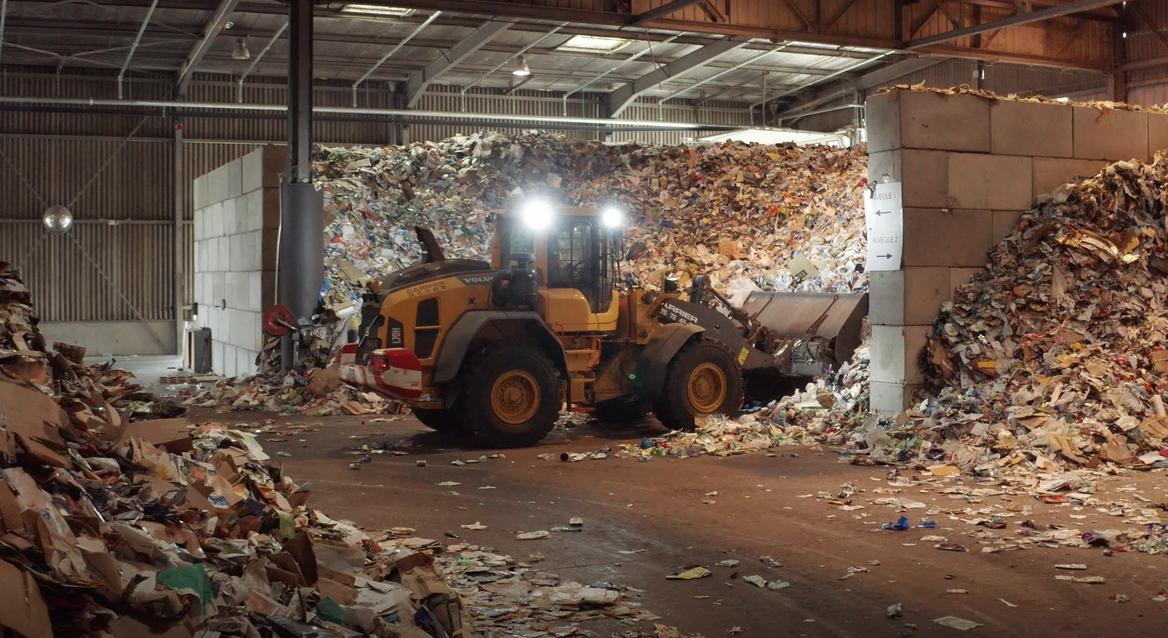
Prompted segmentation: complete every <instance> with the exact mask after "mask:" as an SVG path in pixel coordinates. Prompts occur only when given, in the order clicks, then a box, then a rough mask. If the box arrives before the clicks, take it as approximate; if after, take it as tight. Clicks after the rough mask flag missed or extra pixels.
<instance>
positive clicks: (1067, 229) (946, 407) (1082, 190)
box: [910, 157, 1168, 469]
mask: <svg viewBox="0 0 1168 638" xmlns="http://www.w3.org/2000/svg"><path fill="white" fill-rule="evenodd" d="M1166 193H1168V160H1165V159H1164V158H1163V157H1160V158H1157V160H1156V161H1155V162H1153V163H1150V164H1148V163H1143V162H1117V163H1115V164H1112V165H1110V166H1108V167H1107V168H1105V169H1104V170H1103V171H1102V172H1101V173H1100V174H1099V175H1097V176H1095V177H1092V178H1088V179H1085V180H1083V181H1081V182H1079V183H1076V184H1068V185H1065V186H1063V187H1060V188H1059V189H1058V190H1056V191H1055V192H1054V194H1053V195H1052V197H1051V201H1049V202H1047V203H1044V204H1042V205H1040V206H1038V207H1036V208H1035V209H1034V210H1033V211H1032V212H1031V213H1030V214H1028V215H1027V216H1025V217H1024V218H1023V219H1022V222H1021V224H1020V225H1019V227H1018V229H1017V231H1016V232H1015V233H1014V234H1013V235H1011V236H1010V237H1008V238H1007V239H1006V240H1004V241H1003V242H1002V243H1001V244H1000V245H999V246H998V248H997V250H996V251H994V253H993V254H992V255H991V260H990V263H989V267H988V269H987V270H986V271H984V272H982V273H981V274H979V275H977V276H976V277H975V278H974V279H973V281H971V282H970V283H969V284H967V285H965V286H962V287H960V288H959V289H958V290H957V291H956V292H955V294H954V299H953V301H952V302H949V303H947V304H946V305H945V307H944V308H943V309H942V313H941V316H940V317H939V318H938V320H937V322H936V324H935V328H934V333H933V334H932V335H931V337H930V339H929V343H928V348H927V352H926V359H927V361H926V363H927V369H928V373H929V378H930V380H931V381H932V382H933V383H934V384H935V386H936V387H938V388H939V389H940V392H939V393H938V394H937V397H936V399H934V400H930V401H929V402H926V403H923V404H922V405H921V406H920V408H919V410H918V412H921V413H924V414H921V417H920V418H921V419H927V420H929V421H931V422H932V424H931V427H936V426H941V427H945V428H947V429H948V430H950V431H951V432H953V433H959V434H962V435H965V436H966V437H968V438H971V439H972V440H974V441H976V442H977V443H978V444H979V445H978V447H977V448H968V449H967V450H965V451H960V450H955V451H954V453H955V454H957V455H958V456H959V457H960V459H961V460H962V461H963V463H961V465H962V467H963V469H974V468H975V467H976V466H978V465H980V464H982V463H987V462H990V461H995V462H998V463H1001V464H1009V463H1011V462H1016V461H1015V459H1017V458H1018V457H1019V456H1022V455H1025V457H1026V459H1027V460H1033V461H1034V462H1035V463H1036V464H1037V465H1038V466H1039V467H1045V468H1057V467H1075V466H1080V465H1088V464H1091V463H1094V462H1098V461H1109V462H1112V463H1116V464H1119V465H1125V466H1151V465H1155V464H1157V463H1161V462H1164V460H1165V455H1168V450H1165V454H1163V455H1162V454H1161V450H1164V449H1165V446H1164V440H1165V438H1168V412H1166V411H1165V408H1164V395H1165V392H1166V391H1168V382H1166V381H1165V378H1164V372H1168V318H1166V317H1165V316H1164V302H1165V298H1166V296H1168V282H1166V280H1165V277H1166V276H1168V260H1165V259H1164V257H1163V256H1162V255H1163V254H1164V251H1165V249H1166V248H1168V231H1166V229H1165V224H1164V218H1165V210H1164V207H1165V204H1164V202H1165V201H1168V200H1165V197H1168V195H1166ZM910 416H913V414H911V413H910Z"/></svg>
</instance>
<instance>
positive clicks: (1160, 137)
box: [1148, 113, 1168, 159]
mask: <svg viewBox="0 0 1168 638" xmlns="http://www.w3.org/2000/svg"><path fill="white" fill-rule="evenodd" d="M1158 151H1168V114H1165V113H1148V158H1149V159H1151V158H1154V157H1156V153H1157V152H1158Z"/></svg>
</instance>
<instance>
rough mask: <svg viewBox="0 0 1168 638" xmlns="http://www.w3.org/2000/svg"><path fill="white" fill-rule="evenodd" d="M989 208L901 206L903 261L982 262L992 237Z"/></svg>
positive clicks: (915, 263)
mask: <svg viewBox="0 0 1168 638" xmlns="http://www.w3.org/2000/svg"><path fill="white" fill-rule="evenodd" d="M993 231H994V218H993V214H992V213H991V212H990V211H988V210H947V209H935V208H905V209H904V265H905V266H906V267H908V266H983V265H985V263H986V253H987V252H988V251H989V250H990V249H991V248H993V246H994V245H995V244H997V242H996V241H995V240H994V236H993Z"/></svg>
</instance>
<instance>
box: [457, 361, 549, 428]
mask: <svg viewBox="0 0 1168 638" xmlns="http://www.w3.org/2000/svg"><path fill="white" fill-rule="evenodd" d="M501 384H502V385H501ZM459 385H460V386H461V387H460V389H459V392H458V399H457V400H456V401H455V404H454V410H453V412H454V414H455V415H456V416H457V417H458V419H459V420H460V421H461V422H462V423H463V424H464V427H465V428H466V431H467V432H468V433H469V434H470V435H471V436H473V437H474V438H475V439H477V440H478V442H479V443H480V444H482V445H484V446H487V447H523V446H528V445H533V444H535V443H537V442H539V441H540V440H542V439H543V438H544V437H545V436H547V434H548V432H551V431H552V428H554V427H555V425H556V421H557V420H558V419H559V417H560V391H559V381H558V380H557V378H556V368H555V366H554V365H553V364H552V361H551V359H549V358H548V356H547V355H546V354H544V353H543V352H542V351H540V350H539V349H537V348H535V347H534V346H531V345H528V344H525V343H522V342H515V341H505V342H500V343H495V344H492V345H490V346H487V347H486V348H484V349H483V350H482V351H481V352H479V353H478V354H477V355H475V356H474V357H473V358H472V359H471V360H470V361H467V362H466V363H465V364H464V366H463V371H462V373H461V374H460V375H459ZM496 406H497V407H498V409H496Z"/></svg>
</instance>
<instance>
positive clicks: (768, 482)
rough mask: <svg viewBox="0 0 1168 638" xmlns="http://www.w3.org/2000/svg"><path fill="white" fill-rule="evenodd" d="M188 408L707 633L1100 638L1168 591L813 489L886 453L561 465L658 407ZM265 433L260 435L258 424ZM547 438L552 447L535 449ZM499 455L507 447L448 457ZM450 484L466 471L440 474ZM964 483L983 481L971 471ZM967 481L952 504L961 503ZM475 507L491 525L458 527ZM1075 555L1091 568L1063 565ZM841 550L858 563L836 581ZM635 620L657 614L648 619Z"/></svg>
mask: <svg viewBox="0 0 1168 638" xmlns="http://www.w3.org/2000/svg"><path fill="white" fill-rule="evenodd" d="M191 418H192V420H194V421H198V422H203V421H219V422H222V423H226V424H239V423H251V424H258V423H261V422H264V421H266V420H268V419H275V420H276V422H278V423H300V424H308V423H314V424H315V423H319V424H321V427H320V429H319V431H317V432H307V433H297V434H296V435H294V436H290V437H271V438H287V439H288V440H287V441H285V442H264V445H265V449H266V450H267V452H268V453H269V454H270V455H271V456H272V457H273V458H274V459H275V460H278V461H280V462H282V463H283V465H284V468H285V471H286V472H287V473H288V474H289V475H291V476H292V477H293V478H294V479H295V480H297V482H299V483H311V484H312V489H313V496H312V500H311V502H310V504H311V505H313V506H315V507H317V508H319V509H321V510H322V511H324V512H325V513H327V514H328V515H329V516H330V517H333V518H346V519H349V520H352V521H354V522H356V523H358V524H360V525H363V526H367V527H373V528H384V527H391V526H408V527H414V528H416V529H417V533H418V535H420V536H424V537H428V538H437V539H450V537H449V536H445V535H446V534H447V533H450V534H454V535H457V536H458V537H459V538H460V541H466V542H472V543H476V544H480V545H487V546H490V547H492V548H494V549H495V550H496V551H498V552H501V553H506V554H510V555H512V556H514V557H516V558H518V559H520V560H526V559H527V557H528V556H529V555H531V554H534V553H537V552H538V553H541V554H543V555H544V556H545V557H546V559H545V560H544V562H542V563H540V567H541V568H542V569H543V570H544V571H548V572H553V573H556V574H559V575H560V576H562V577H565V578H571V579H574V580H577V581H579V582H582V583H586V584H587V583H595V582H610V583H618V584H622V585H627V586H630V587H633V588H636V589H637V590H642V591H643V593H641V594H639V598H640V600H641V602H643V603H644V605H645V607H646V608H647V609H649V610H651V611H653V612H655V613H656V614H659V615H660V616H662V617H663V618H664V619H663V620H662V621H661V622H663V623H665V624H668V625H672V626H676V627H677V628H678V629H680V630H681V631H683V632H692V633H701V634H703V635H705V636H706V637H707V638H713V637H716V636H722V635H727V634H728V633H731V632H732V631H734V628H736V627H737V628H739V629H740V631H739V632H738V635H742V636H758V637H771V636H836V637H850V636H957V635H970V636H973V635H982V636H1055V635H1057V636H1068V637H1080V636H1081V637H1095V636H1128V635H1138V634H1144V635H1164V634H1165V633H1166V631H1168V629H1166V628H1168V601H1155V600H1153V598H1154V597H1157V596H1158V595H1159V594H1160V592H1161V590H1162V589H1164V588H1168V557H1165V556H1162V555H1149V554H1145V553H1127V552H1119V551H1116V552H1108V553H1110V554H1111V555H1105V550H1104V549H1102V548H1091V549H1081V548H1067V547H1059V548H1054V549H1046V548H1039V547H1033V546H1031V547H1030V548H1028V549H1023V550H1019V551H1003V552H999V553H983V552H982V548H981V547H980V546H979V541H978V539H976V538H971V537H969V536H967V533H968V532H969V531H970V526H969V525H967V524H966V523H965V522H962V521H960V520H953V519H952V518H951V517H950V516H949V515H946V514H939V515H937V516H933V517H929V518H931V519H932V520H935V521H936V522H937V528H936V529H916V528H910V529H909V530H908V531H903V532H896V531H887V530H882V529H880V523H883V522H891V521H895V520H896V519H897V517H898V516H900V515H905V516H909V517H910V518H911V519H912V523H913V524H916V523H917V522H918V521H919V520H921V519H922V518H926V517H925V516H924V515H923V512H924V511H925V510H910V511H908V512H899V513H898V512H896V511H895V510H894V509H893V508H889V507H880V506H872V505H867V506H865V507H864V508H858V509H855V510H852V511H842V510H840V509H839V507H838V505H832V504H829V503H828V502H827V500H828V499H826V498H816V496H826V495H820V492H831V493H833V494H834V493H836V492H838V491H839V489H840V486H841V485H842V484H844V483H851V484H852V485H854V486H855V487H856V488H857V489H858V490H863V491H862V492H861V493H860V494H859V495H858V497H857V498H856V499H855V501H854V502H856V503H865V502H869V501H870V500H871V498H872V497H873V496H876V494H873V493H871V490H874V489H876V488H881V487H885V488H887V485H888V474H889V468H887V467H862V466H855V465H849V464H846V463H844V462H841V457H840V456H839V455H837V454H836V453H834V452H832V451H830V450H822V449H815V448H780V449H777V450H775V451H774V452H775V454H774V455H773V456H769V455H767V454H765V453H754V454H747V455H741V456H732V457H712V456H701V457H694V458H688V459H674V458H668V457H656V458H653V459H651V460H649V461H645V462H640V461H637V460H633V459H622V458H608V459H605V460H585V461H581V462H578V463H565V462H561V461H560V460H559V455H560V454H561V453H562V452H585V451H591V450H595V449H598V448H602V447H605V446H616V445H618V444H620V443H634V444H635V443H637V442H639V441H640V440H641V439H642V438H643V437H645V436H655V435H659V434H661V433H662V432H663V430H662V429H661V428H660V427H659V426H657V425H656V424H655V423H654V422H646V423H644V424H641V425H639V426H637V427H634V428H631V429H626V430H620V431H607V430H603V429H598V428H596V427H593V426H580V427H576V428H571V429H568V430H566V431H556V432H554V433H553V434H552V435H551V436H549V437H548V439H546V440H544V441H543V442H542V443H540V444H539V445H538V446H536V447H532V448H526V449H515V450H481V449H477V448H474V447H471V446H467V445H465V444H464V443H463V442H460V441H459V440H457V439H452V438H449V437H446V436H443V435H440V434H438V433H436V432H432V431H430V430H428V429H427V428H425V426H422V425H421V424H420V423H418V422H417V421H416V420H415V419H413V418H412V417H388V421H386V420H378V419H377V418H376V417H329V418H323V419H322V418H311V417H300V416H294V417H281V416H275V415H267V414H260V413H226V414H222V413H215V412H211V411H206V410H198V411H195V412H194V413H193V414H192V415H191ZM383 419H386V418H384V417H383ZM259 438H260V440H261V442H263V441H264V439H265V438H268V437H265V436H261V437H259ZM362 446H367V447H368V449H362ZM376 450H380V451H381V453H376V452H374V451H376ZM394 451H396V452H398V453H401V452H405V453H406V454H401V455H395V454H394V453H393V452H394ZM278 453H282V454H278ZM549 453H550V454H551V455H552V460H544V459H540V458H538V456H539V455H541V454H545V455H546V454H549ZM492 454H499V456H498V457H497V458H487V459H486V460H484V461H481V462H477V463H471V464H467V465H464V466H456V465H452V462H453V461H456V460H461V461H465V460H471V459H479V458H480V457H481V456H482V455H492ZM364 456H368V457H369V459H370V460H369V461H368V462H367V463H363V464H361V465H360V469H350V463H352V462H354V461H356V460H358V459H360V458H361V457H364ZM422 461H424V462H425V465H424V466H420V465H419V462H422ZM1163 477H1164V475H1163V474H1162V473H1142V474H1128V475H1123V476H1116V477H1109V478H1108V479H1107V480H1106V481H1105V482H1104V485H1102V486H1101V488H1100V490H1097V492H1096V495H1099V494H1101V493H1103V492H1105V491H1106V490H1108V489H1115V488H1121V490H1120V491H1121V492H1123V498H1124V499H1126V500H1130V498H1131V495H1132V488H1133V486H1134V487H1135V489H1136V490H1138V491H1139V493H1140V494H1142V495H1143V496H1144V497H1146V498H1147V499H1148V501H1149V502H1161V501H1165V500H1168V496H1165V495H1164V494H1163V492H1162V489H1163V488H1164V487H1168V484H1166V483H1165V481H1164V478H1163ZM448 481H455V482H458V483H459V485H457V486H440V485H439V483H443V482H448ZM954 484H961V483H960V482H959V481H955V482H954ZM965 484H966V485H969V486H971V487H976V486H974V485H973V484H972V482H969V479H965ZM714 492H716V494H714ZM808 495H811V496H808ZM899 496H903V497H907V498H911V499H915V500H917V501H920V502H923V503H925V504H926V505H928V507H930V508H933V507H938V508H941V509H950V508H960V507H966V508H971V509H970V511H975V510H976V509H977V508H979V507H981V502H982V500H983V499H978V498H971V497H969V496H961V497H957V496H953V495H943V494H938V493H937V490H936V489H928V488H922V487H909V488H905V489H903V490H902V491H901V492H900V493H899ZM959 498H960V499H964V503H961V504H959V503H957V502H956V499H959ZM984 501H985V502H986V503H989V502H990V501H993V502H994V503H997V504H998V505H999V506H1000V507H1005V506H1007V505H1012V506H1015V507H1014V510H1016V511H1019V512H1020V514H1019V517H1020V518H1021V517H1023V516H1024V517H1025V518H1027V519H1032V520H1033V521H1034V522H1035V523H1036V524H1037V526H1038V527H1039V528H1046V527H1047V526H1048V525H1049V524H1051V523H1055V524H1060V525H1064V526H1070V527H1077V528H1081V529H1083V530H1084V531H1085V530H1087V529H1106V528H1109V527H1119V525H1116V524H1115V522H1116V521H1114V520H1109V518H1110V517H1109V516H1108V515H1107V514H1106V513H1103V512H1099V511H1097V510H1096V509H1094V508H1083V507H1079V508H1077V509H1076V508H1074V507H1073V506H1072V505H1070V504H1062V505H1050V504H1044V503H1041V502H1039V501H1038V500H1037V499H1035V498H1034V497H1032V496H1028V495H1013V496H1009V495H1006V496H993V497H986V498H985V499H984ZM575 517H579V518H583V519H584V525H583V528H582V531H580V532H578V533H569V532H563V533H559V532H553V533H552V535H551V537H550V538H547V539H542V540H533V541H520V540H516V538H515V533H516V532H518V531H533V530H547V529H551V528H552V527H557V526H566V525H567V524H568V521H569V519H571V518H575ZM475 522H479V523H481V524H483V525H486V526H487V529H484V530H479V531H473V530H466V529H463V528H462V527H461V526H462V525H465V524H471V523H475ZM1017 522H1018V521H1016V520H1012V521H1010V522H1009V525H1008V527H1007V528H1005V529H999V530H990V531H986V532H982V533H989V534H993V533H996V534H998V535H999V536H1001V537H1005V538H1009V537H1011V536H1012V535H1014V534H1017V533H1018V530H1019V527H1018V525H1017ZM925 536H944V537H946V538H947V539H948V540H949V541H951V542H957V543H961V544H963V545H965V546H966V547H967V548H968V549H969V551H968V552H966V553H957V552H948V551H939V550H938V549H936V548H935V545H936V542H933V541H922V540H921V539H922V537H925ZM449 542H451V543H454V542H459V541H454V540H449ZM986 542H988V541H986ZM983 545H984V543H983ZM642 550H643V551H642ZM634 551H635V552H636V553H629V552H634ZM622 552H626V553H622ZM760 556H770V557H773V559H774V561H776V562H777V563H781V566H777V567H775V566H768V565H766V564H764V563H763V562H762V561H760ZM727 559H735V560H738V561H740V562H739V564H738V565H737V566H736V567H734V568H730V567H718V566H716V564H717V563H718V562H720V561H724V560H727ZM695 563H696V564H701V565H704V566H706V567H708V568H709V569H710V570H712V571H713V575H712V576H711V577H708V578H702V579H699V580H690V581H683V580H666V578H665V577H666V575H668V574H669V573H671V572H673V571H674V570H676V569H677V568H679V567H683V566H686V565H690V564H695ZM1068 563H1079V564H1085V565H1086V566H1087V569H1086V570H1082V571H1073V572H1069V571H1063V570H1059V569H1056V567H1055V565H1056V564H1068ZM849 567H851V568H853V569H852V570H851V571H856V572H857V573H854V574H853V575H851V576H850V577H846V578H844V577H845V576H847V574H848V573H849ZM855 568H864V569H866V570H867V571H863V570H856V569H855ZM756 574H757V575H760V576H762V577H763V578H765V579H766V580H768V581H785V582H789V583H790V586H789V587H786V588H784V589H781V590H778V591H772V590H769V589H765V588H759V587H756V586H755V585H752V584H750V583H749V582H746V581H745V580H744V579H745V578H746V577H748V576H752V575H756ZM1067 574H1073V575H1075V576H1085V575H1090V576H1102V577H1104V579H1105V582H1104V583H1103V584H1082V583H1074V582H1066V581H1061V580H1056V578H1055V577H1056V575H1067ZM950 590H961V591H964V592H965V593H947V592H950ZM1125 598H1126V602H1119V601H1121V600H1124V599H1125ZM896 604H900V605H901V609H902V611H901V617H899V618H889V613H888V611H889V607H890V606H892V605H896ZM945 616H956V617H959V618H963V619H967V620H970V621H974V622H976V623H980V624H981V626H980V627H976V628H974V629H970V630H968V631H962V630H958V629H954V628H950V627H945V626H941V625H938V624H936V623H934V622H933V620H934V619H937V618H941V617H945ZM643 626H644V627H646V628H649V629H651V624H650V623H646V624H644V625H643ZM583 628H584V629H587V630H589V631H591V632H593V635H596V636H604V637H607V636H610V635H612V633H613V632H618V631H623V630H626V629H628V628H627V627H625V626H622V625H620V624H619V623H616V622H615V621H612V620H602V621H597V622H595V623H589V624H588V625H586V626H585V627H583Z"/></svg>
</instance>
